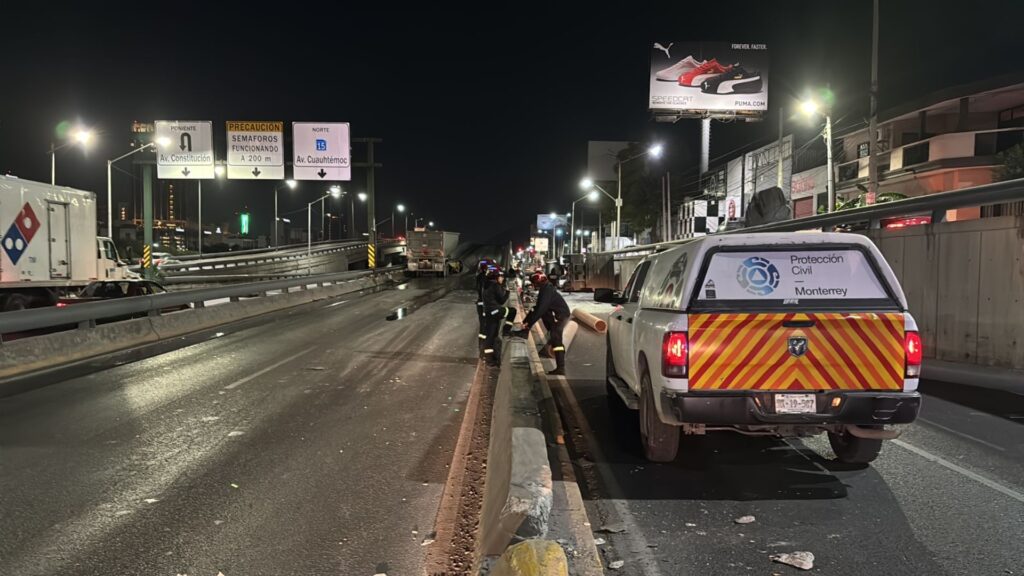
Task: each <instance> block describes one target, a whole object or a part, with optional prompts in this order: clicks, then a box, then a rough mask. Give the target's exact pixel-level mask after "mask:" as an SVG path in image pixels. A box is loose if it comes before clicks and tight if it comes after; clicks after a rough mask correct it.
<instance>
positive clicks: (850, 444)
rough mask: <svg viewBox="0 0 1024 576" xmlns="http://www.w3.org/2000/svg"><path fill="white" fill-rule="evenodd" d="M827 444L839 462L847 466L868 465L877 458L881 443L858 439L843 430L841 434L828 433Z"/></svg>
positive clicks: (868, 439)
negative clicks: (830, 446)
mask: <svg viewBox="0 0 1024 576" xmlns="http://www.w3.org/2000/svg"><path fill="white" fill-rule="evenodd" d="M828 443H829V444H831V445H832V451H833V452H835V453H836V458H838V459H839V461H840V462H845V463H847V464H868V463H870V462H874V461H875V458H878V453H879V452H880V451H881V450H882V441H881V440H878V439H872V438H860V437H858V436H854V435H853V434H850V433H849V432H848V431H846V430H843V431H842V432H841V433H838V434H837V433H835V432H829V433H828Z"/></svg>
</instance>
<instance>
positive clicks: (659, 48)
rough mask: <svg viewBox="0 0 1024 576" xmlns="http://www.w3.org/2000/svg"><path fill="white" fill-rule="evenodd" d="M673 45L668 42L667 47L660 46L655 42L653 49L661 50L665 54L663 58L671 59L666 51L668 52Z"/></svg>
mask: <svg viewBox="0 0 1024 576" xmlns="http://www.w3.org/2000/svg"><path fill="white" fill-rule="evenodd" d="M673 44H675V42H669V43H668V46H662V45H661V43H660V42H655V43H654V49H655V50H661V51H662V52H664V53H665V56H666V57H667V58H672V55H671V54H669V53H668V51H669V49H670V48H672V45H673Z"/></svg>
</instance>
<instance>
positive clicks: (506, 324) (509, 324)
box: [505, 320, 515, 326]
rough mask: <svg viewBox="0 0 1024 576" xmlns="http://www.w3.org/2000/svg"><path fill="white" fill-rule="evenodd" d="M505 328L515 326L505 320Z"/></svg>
mask: <svg viewBox="0 0 1024 576" xmlns="http://www.w3.org/2000/svg"><path fill="white" fill-rule="evenodd" d="M505 326H515V324H513V323H512V322H509V321H508V320H505Z"/></svg>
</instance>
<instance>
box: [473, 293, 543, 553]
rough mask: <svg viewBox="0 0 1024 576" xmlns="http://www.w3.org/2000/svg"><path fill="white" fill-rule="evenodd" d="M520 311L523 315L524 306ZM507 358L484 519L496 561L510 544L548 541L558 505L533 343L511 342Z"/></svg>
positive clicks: (484, 548)
mask: <svg viewBox="0 0 1024 576" xmlns="http://www.w3.org/2000/svg"><path fill="white" fill-rule="evenodd" d="M513 298H515V297H514V296H513ZM515 305H516V307H517V308H518V309H519V312H520V314H521V313H522V308H521V306H519V303H518V301H516V302H515ZM502 358H503V361H502V366H501V373H500V375H499V377H498V382H497V387H496V389H495V396H494V408H493V415H492V419H491V438H490V444H489V447H488V451H487V479H486V486H487V491H486V494H485V497H484V505H483V511H482V513H481V519H480V524H481V526H480V551H479V552H480V554H481V555H483V556H491V557H493V556H497V555H499V554H502V553H503V552H504V551H505V549H506V547H508V546H509V545H510V544H514V543H516V542H519V541H523V540H529V539H535V538H543V537H544V536H545V535H546V534H547V531H548V522H549V518H550V514H551V505H552V487H551V466H550V465H549V464H548V453H547V441H546V439H545V435H544V431H543V421H542V419H541V414H540V410H539V409H538V398H537V395H536V394H535V389H534V379H533V372H532V368H531V364H530V351H529V349H528V344H527V342H526V341H525V340H522V339H519V338H511V339H507V340H506V341H505V345H504V354H503V356H502Z"/></svg>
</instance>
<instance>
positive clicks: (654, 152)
mask: <svg viewBox="0 0 1024 576" xmlns="http://www.w3.org/2000/svg"><path fill="white" fill-rule="evenodd" d="M648 154H650V155H651V156H654V157H655V158H657V157H658V156H661V144H655V145H653V146H651V147H650V148H648V149H647V150H644V151H643V152H641V153H639V154H637V155H635V156H631V157H629V158H626V159H625V160H619V161H618V169H617V170H616V172H618V197H617V198H615V238H616V240H615V247H616V248H619V240H618V239H619V238H620V237H622V166H623V165H625V164H626V163H627V162H629V161H630V160H636V159H637V158H643V157H644V156H647V155H648Z"/></svg>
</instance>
